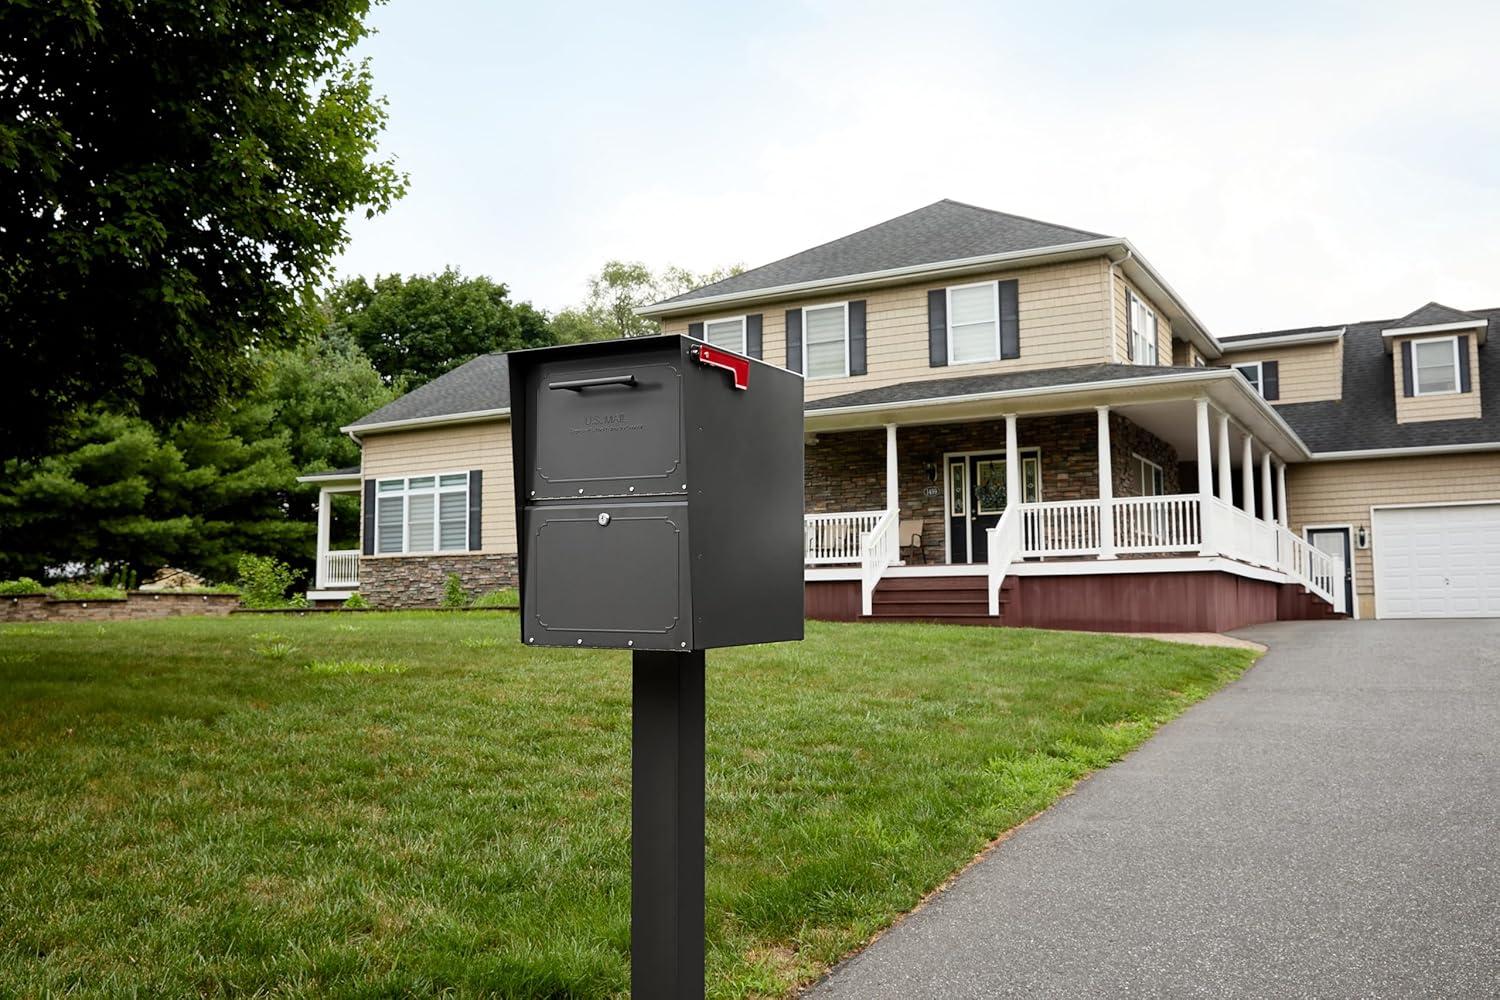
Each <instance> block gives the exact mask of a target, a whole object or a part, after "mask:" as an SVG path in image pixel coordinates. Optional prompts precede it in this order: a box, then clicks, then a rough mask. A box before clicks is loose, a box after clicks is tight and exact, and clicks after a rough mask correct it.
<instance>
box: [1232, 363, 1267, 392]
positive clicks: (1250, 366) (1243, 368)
mask: <svg viewBox="0 0 1500 1000" xmlns="http://www.w3.org/2000/svg"><path fill="white" fill-rule="evenodd" d="M1234 370H1235V371H1237V372H1239V373H1240V374H1241V375H1243V376H1245V381H1246V382H1249V383H1250V384H1251V385H1253V386H1255V391H1256V392H1258V393H1260V394H1261V395H1262V396H1264V395H1265V394H1266V390H1265V386H1264V385H1262V384H1261V374H1260V362H1259V361H1249V362H1246V363H1245V364H1243V365H1235V366H1234Z"/></svg>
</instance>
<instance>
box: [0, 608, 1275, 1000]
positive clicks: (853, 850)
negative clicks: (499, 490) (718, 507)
mask: <svg viewBox="0 0 1500 1000" xmlns="http://www.w3.org/2000/svg"><path fill="white" fill-rule="evenodd" d="M341 619H342V616H338V615H309V616H307V617H306V618H287V619H284V620H279V621H277V622H276V625H275V628H276V631H274V632H267V631H266V626H265V622H264V619H260V618H257V617H252V616H235V617H231V618H176V619H166V620H158V621H143V622H119V623H108V624H103V625H99V624H94V623H89V624H86V625H85V624H41V625H25V626H19V625H18V626H8V627H5V628H4V629H0V759H3V760H4V767H3V768H0V857H3V858H4V859H5V860H4V863H3V864H0V995H5V996H14V995H20V996H31V995H43V994H48V993H57V994H78V995H86V996H116V995H161V996H166V995H173V996H181V995H188V994H193V995H226V994H256V995H267V996H276V997H300V996H324V995H327V996H388V995H434V994H441V993H448V994H452V995H475V994H490V995H500V996H505V997H522V998H524V997H536V998H540V997H556V998H561V997H570V998H582V997H623V996H625V995H626V994H627V991H628V984H629V927H630V925H629V913H630V883H629V865H630V846H629V845H630V841H629V832H630V830H629V820H630V817H629V802H630V787H629V762H630V677H629V666H628V662H629V661H628V659H627V658H626V656H625V655H624V654H621V653H605V652H590V651H578V650H538V649H523V648H522V647H521V646H520V645H519V643H518V642H517V641H516V639H517V629H516V621H515V616H514V615H512V614H506V613H493V614H492V613H487V612H485V613H466V614H454V615H433V614H420V615H400V614H397V615H365V616H360V617H358V618H356V619H354V620H353V621H352V623H351V622H350V621H348V620H341ZM492 640H494V641H492ZM1250 661H1251V655H1250V654H1248V653H1245V652H1243V651H1240V650H1231V649H1205V648H1196V647H1188V646H1175V645H1168V644H1165V643H1155V642H1148V641H1139V640H1128V639H1119V638H1114V637H1094V636H1080V635H1070V634H1054V633H1045V632H1035V631H1025V630H992V629H964V628H954V627H942V626H923V625H890V626H870V625H833V624H820V623H809V624H808V635H807V639H806V641H804V642H802V643H787V644H782V645H777V646H766V647H754V648H746V649H738V650H725V651H715V652H711V653H710V654H709V667H708V670H709V678H708V713H709V718H708V735H709V746H708V753H709V760H708V947H709V957H708V977H709V995H710V996H711V997H715V998H729V997H735V998H738V997H778V996H782V995H784V994H785V993H786V992H787V990H788V989H789V988H790V987H791V986H793V985H794V984H795V983H797V982H799V981H804V980H806V979H808V978H810V977H813V976H816V975H817V974H818V973H819V972H821V971H822V970H823V969H825V968H826V967H827V966H828V965H829V964H830V963H832V962H834V961H836V960H837V959H838V958H839V957H840V956H842V955H844V954H846V953H847V952H849V951H850V950H851V949H854V948H856V947H858V946H859V945H860V944H861V943H862V942H864V941H865V940H866V939H867V938H868V937H869V936H870V935H871V934H872V933H874V932H875V931H877V930H879V929H880V928H882V927H884V926H886V925H888V924H889V923H890V922H891V921H892V920H893V919H894V918H896V917H897V916H898V915H899V914H901V913H903V912H904V911H906V910H908V909H910V908H911V907H912V906H913V905H914V904H915V903H916V902H917V901H918V900H920V899H921V897H922V896H923V895H924V894H925V893H927V892H929V891H930V890H931V889H933V888H934V887H936V886H937V885H939V884H941V883H942V882H943V880H944V879H945V878H946V877H947V876H948V875H949V874H950V873H951V872H953V871H954V870H955V869H957V868H959V867H961V866H962V865H964V864H965V863H966V862H967V861H968V860H969V859H970V858H971V857H972V856H973V855H974V853H975V852H976V851H979V850H981V849H982V848H983V847H984V846H985V844H986V843H987V842H988V841H990V840H991V838H993V837H994V836H996V835H997V834H998V833H1000V832H1001V831H1004V830H1006V829H1008V828H1009V827H1012V826H1014V825H1016V824H1017V823H1019V822H1021V821H1022V820H1024V819H1025V818H1026V817H1028V816H1030V815H1032V814H1034V813H1036V812H1038V811H1039V810H1041V809H1043V808H1045V807H1046V806H1047V804H1048V803H1050V802H1052V801H1053V800H1055V799H1056V798H1057V797H1058V795H1060V794H1062V793H1063V792H1064V791H1065V790H1066V789H1067V788H1068V787H1069V786H1070V785H1072V784H1073V783H1074V782H1075V781H1077V780H1078V779H1079V778H1080V777H1082V776H1083V775H1085V774H1087V773H1088V772H1089V771H1091V770H1093V769H1095V768H1099V767H1103V766H1105V765H1107V764H1108V763H1110V762H1111V761H1113V760H1115V759H1117V758H1118V757H1119V756H1120V755H1122V754H1124V753H1126V752H1127V751H1129V750H1130V749H1131V748H1133V747H1135V746H1136V745H1138V744H1139V743H1140V742H1141V741H1142V740H1144V739H1145V738H1146V737H1147V736H1148V735H1149V734H1150V733H1151V731H1152V730H1153V729H1154V728H1155V727H1156V726H1157V725H1158V724H1159V723H1160V722H1162V721H1163V720H1165V719H1167V718H1170V717H1171V716H1173V715H1175V714H1177V713H1178V712H1179V711H1181V710H1182V709H1183V708H1184V707H1185V706H1186V705H1188V704H1189V703H1191V702H1193V701H1195V700H1197V699H1199V698H1201V697H1203V696H1204V695H1205V694H1207V693H1209V692H1211V691H1213V690H1215V689H1216V688H1218V687H1219V686H1221V685H1222V684H1224V683H1226V682H1227V681H1229V680H1230V679H1232V678H1233V677H1235V676H1237V675H1238V674H1239V672H1240V671H1241V670H1243V669H1244V668H1245V667H1246V666H1247V665H1248V664H1249V663H1250Z"/></svg>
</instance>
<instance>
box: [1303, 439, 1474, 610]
mask: <svg viewBox="0 0 1500 1000" xmlns="http://www.w3.org/2000/svg"><path fill="white" fill-rule="evenodd" d="M1286 491H1287V502H1288V506H1289V510H1288V513H1289V514H1290V516H1291V520H1292V530H1293V531H1295V532H1297V534H1299V535H1300V534H1301V533H1302V529H1303V528H1304V527H1306V526H1307V525H1309V524H1313V525H1318V524H1330V525H1334V524H1349V525H1352V526H1353V527H1354V528H1355V529H1356V530H1357V529H1358V528H1359V527H1361V526H1363V527H1364V528H1365V529H1366V530H1367V531H1368V530H1369V529H1370V507H1371V506H1372V505H1383V504H1402V503H1439V502H1444V501H1463V500H1500V452H1488V453H1482V454H1467V455H1428V456H1413V457H1411V458H1380V459H1369V460H1365V461H1356V462H1312V463H1304V464H1301V465H1292V466H1289V467H1288V468H1287V490H1286ZM1379 544H1380V539H1379V538H1377V537H1374V535H1373V534H1372V535H1371V537H1370V548H1368V549H1362V550H1356V551H1355V553H1354V583H1355V590H1356V592H1357V594H1358V596H1359V613H1360V616H1361V617H1364V618H1373V617H1374V616H1375V567H1374V562H1373V561H1372V559H1373V557H1372V555H1371V553H1373V552H1374V550H1375V547H1376V546H1377V545H1379Z"/></svg>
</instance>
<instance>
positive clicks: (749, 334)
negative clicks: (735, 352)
mask: <svg viewBox="0 0 1500 1000" xmlns="http://www.w3.org/2000/svg"><path fill="white" fill-rule="evenodd" d="M760 329H761V314H760V313H751V314H750V315H749V316H746V317H745V353H746V354H748V355H750V356H751V357H752V358H763V357H765V353H764V351H763V349H762V347H761V336H760Z"/></svg>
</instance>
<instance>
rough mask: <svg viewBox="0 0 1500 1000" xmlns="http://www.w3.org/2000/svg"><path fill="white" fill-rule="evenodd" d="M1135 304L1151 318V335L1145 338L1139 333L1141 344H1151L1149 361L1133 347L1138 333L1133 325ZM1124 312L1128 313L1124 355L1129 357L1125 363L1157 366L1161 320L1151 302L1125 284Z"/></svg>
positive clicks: (1149, 366) (1159, 357)
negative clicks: (1126, 340) (1140, 355)
mask: <svg viewBox="0 0 1500 1000" xmlns="http://www.w3.org/2000/svg"><path fill="white" fill-rule="evenodd" d="M1136 306H1140V307H1141V310H1142V312H1144V313H1145V315H1146V316H1148V317H1150V319H1151V336H1150V337H1149V338H1147V337H1146V336H1145V334H1143V333H1142V334H1140V335H1139V337H1140V341H1141V343H1142V344H1143V345H1144V344H1147V343H1149V344H1150V345H1151V360H1150V361H1145V360H1142V359H1141V358H1140V357H1139V356H1138V354H1137V352H1136V349H1135V341H1136V338H1137V334H1138V333H1139V331H1137V330H1136V325H1135V307H1136ZM1125 312H1126V313H1127V314H1128V315H1127V316H1126V319H1125V336H1126V338H1127V339H1128V340H1129V343H1128V344H1127V345H1126V357H1127V358H1129V359H1130V360H1129V361H1128V362H1127V363H1128V364H1132V365H1141V366H1142V367H1145V368H1155V367H1157V366H1159V365H1160V364H1161V321H1160V319H1159V318H1158V317H1157V315H1156V309H1155V308H1153V307H1152V305H1151V303H1150V302H1149V301H1147V300H1146V298H1145V297H1144V296H1141V295H1137V294H1136V293H1135V289H1134V288H1131V287H1130V286H1129V285H1126V286H1125Z"/></svg>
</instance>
